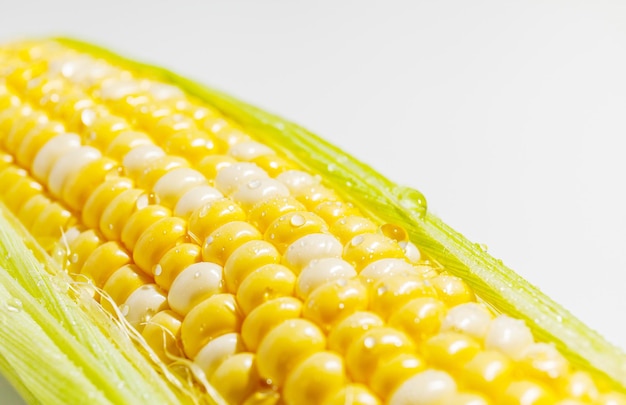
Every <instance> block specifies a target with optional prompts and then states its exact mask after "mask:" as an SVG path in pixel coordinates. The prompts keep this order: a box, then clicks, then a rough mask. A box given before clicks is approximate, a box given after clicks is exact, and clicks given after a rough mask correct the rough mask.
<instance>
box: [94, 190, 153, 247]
mask: <svg viewBox="0 0 626 405" xmlns="http://www.w3.org/2000/svg"><path fill="white" fill-rule="evenodd" d="M144 194H145V192H144V191H143V190H140V189H137V188H132V189H130V190H126V191H123V192H122V193H121V194H119V195H118V196H117V197H115V198H113V199H112V200H111V202H110V203H109V204H108V205H107V206H106V208H105V209H104V211H103V212H102V216H100V226H99V229H100V232H102V234H103V235H104V236H105V237H106V238H107V239H109V240H120V239H121V237H122V231H123V229H124V228H125V227H126V224H127V222H128V219H129V218H130V217H131V216H132V215H133V213H134V212H135V211H137V209H138V207H137V202H138V201H139V199H140V198H141V197H142V196H143V195H144Z"/></svg>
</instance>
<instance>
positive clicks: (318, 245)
mask: <svg viewBox="0 0 626 405" xmlns="http://www.w3.org/2000/svg"><path fill="white" fill-rule="evenodd" d="M296 217H297V215H294V216H293V217H292V218H291V219H292V220H293V219H294V218H296ZM302 221H304V217H302ZM301 225H303V224H300V226H301ZM294 226H295V225H294ZM342 252H343V246H342V245H341V242H339V239H337V238H336V237H335V236H333V235H330V234H326V233H312V234H309V235H305V236H303V237H301V238H298V239H296V240H295V241H294V242H293V243H291V245H289V247H287V250H286V251H285V255H284V257H283V262H284V264H285V266H287V267H289V268H290V269H291V270H293V272H294V273H295V274H296V275H297V274H300V271H301V270H302V269H303V268H304V267H305V266H307V265H308V264H309V263H310V262H311V261H312V260H319V259H323V258H327V257H336V258H340V257H341V254H342Z"/></svg>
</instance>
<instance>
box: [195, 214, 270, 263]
mask: <svg viewBox="0 0 626 405" xmlns="http://www.w3.org/2000/svg"><path fill="white" fill-rule="evenodd" d="M262 238H263V236H262V235H261V233H260V232H259V231H257V229H256V228H255V227H253V226H252V225H250V224H248V223H247V222H245V221H232V222H229V223H227V224H224V225H222V226H220V227H219V228H217V229H216V230H214V231H213V232H211V234H210V235H209V236H208V237H207V238H206V239H205V240H204V244H203V245H202V260H204V261H207V262H213V263H217V264H219V265H222V266H223V265H224V263H226V260H227V259H228V258H229V257H230V255H231V254H232V253H233V252H234V251H235V250H236V249H237V248H238V247H239V246H241V245H243V244H244V243H246V242H249V241H251V240H260V239H262Z"/></svg>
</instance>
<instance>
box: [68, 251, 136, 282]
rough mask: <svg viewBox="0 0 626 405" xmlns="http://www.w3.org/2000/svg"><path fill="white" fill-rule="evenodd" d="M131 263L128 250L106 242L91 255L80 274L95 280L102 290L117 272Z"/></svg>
mask: <svg viewBox="0 0 626 405" xmlns="http://www.w3.org/2000/svg"><path fill="white" fill-rule="evenodd" d="M129 263H130V255H129V253H128V252H127V251H126V249H124V248H123V247H122V246H121V245H120V244H119V243H117V242H106V243H104V244H102V245H100V246H98V247H97V248H96V249H95V250H94V251H93V252H92V253H91V254H90V255H89V257H88V258H87V259H86V260H85V263H84V264H83V267H82V268H81V270H80V274H82V275H85V276H87V277H88V278H89V279H91V280H93V283H94V285H95V286H96V287H99V288H102V287H103V286H104V284H105V283H106V282H107V280H108V279H109V277H110V276H111V274H113V272H114V271H115V270H117V269H119V268H120V267H122V266H124V265H126V264H129Z"/></svg>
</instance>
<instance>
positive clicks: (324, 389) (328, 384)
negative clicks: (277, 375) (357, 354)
mask: <svg viewBox="0 0 626 405" xmlns="http://www.w3.org/2000/svg"><path fill="white" fill-rule="evenodd" d="M346 382H347V378H346V373H345V367H344V364H343V359H342V358H341V357H340V356H339V355H337V354H336V353H333V352H327V351H324V352H317V353H313V354H311V355H310V356H308V357H307V358H305V359H303V360H302V361H301V362H300V363H299V364H298V365H296V366H295V367H294V369H293V370H292V371H291V373H289V375H288V376H287V379H286V380H285V386H284V388H283V398H284V400H285V403H287V404H298V405H318V404H324V403H326V399H327V398H329V397H331V396H332V395H334V394H336V393H337V392H338V391H339V390H340V389H341V388H343V387H344V385H345V384H346Z"/></svg>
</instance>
